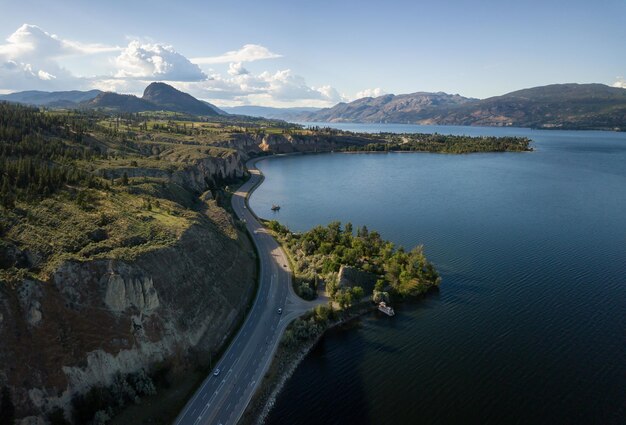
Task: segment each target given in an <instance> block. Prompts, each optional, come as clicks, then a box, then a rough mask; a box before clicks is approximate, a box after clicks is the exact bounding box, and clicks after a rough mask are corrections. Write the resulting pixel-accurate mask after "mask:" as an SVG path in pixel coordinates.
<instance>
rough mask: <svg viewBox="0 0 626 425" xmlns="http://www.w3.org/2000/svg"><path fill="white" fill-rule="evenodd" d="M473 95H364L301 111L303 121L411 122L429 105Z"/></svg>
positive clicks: (449, 103) (460, 100) (452, 102)
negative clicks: (312, 109) (302, 112)
mask: <svg viewBox="0 0 626 425" xmlns="http://www.w3.org/2000/svg"><path fill="white" fill-rule="evenodd" d="M475 101H476V99H470V98H467V97H463V96H459V95H458V94H447V93H443V92H438V93H428V92H417V93H411V94H401V95H397V96H396V95H393V94H386V95H383V96H379V97H364V98H361V99H357V100H355V101H353V102H350V103H344V102H341V103H338V104H337V105H335V106H333V107H332V108H324V109H320V110H319V111H316V112H313V113H308V114H303V115H302V116H301V117H300V118H301V119H303V120H304V121H324V122H398V123H407V122H415V121H416V120H419V119H421V118H422V117H423V116H428V111H431V110H433V109H437V108H442V107H450V106H456V105H462V104H465V103H468V102H475Z"/></svg>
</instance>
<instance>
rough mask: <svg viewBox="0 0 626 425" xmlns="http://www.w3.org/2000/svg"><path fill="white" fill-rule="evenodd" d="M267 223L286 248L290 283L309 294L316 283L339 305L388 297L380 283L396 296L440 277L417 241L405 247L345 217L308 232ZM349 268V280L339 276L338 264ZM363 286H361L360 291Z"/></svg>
mask: <svg viewBox="0 0 626 425" xmlns="http://www.w3.org/2000/svg"><path fill="white" fill-rule="evenodd" d="M267 226H268V228H269V229H270V230H272V231H273V232H274V234H275V235H276V236H277V238H278V239H279V240H280V241H281V242H282V244H283V246H285V248H286V249H287V250H288V253H289V256H290V257H291V259H292V261H293V263H294V268H295V270H294V273H295V278H296V279H295V282H296V284H295V289H296V291H297V292H298V294H299V295H301V296H302V297H304V298H307V299H311V298H312V297H314V295H315V294H316V293H317V290H318V289H319V285H320V284H321V283H323V284H325V288H326V292H327V293H328V295H329V296H330V297H331V298H332V299H333V300H334V301H335V302H336V303H337V304H339V306H340V307H341V308H347V307H349V306H351V305H353V304H354V303H358V302H359V301H361V300H362V299H363V297H364V296H365V295H369V294H372V295H375V296H376V297H378V298H380V299H381V300H383V299H384V298H385V297H388V294H386V293H385V289H387V288H389V290H390V291H391V292H392V293H393V294H395V295H399V296H402V297H407V296H417V295H420V294H422V293H424V292H426V291H427V290H428V289H429V288H431V287H433V286H437V285H439V283H440V281H441V278H440V277H439V274H438V273H437V270H436V269H435V267H434V266H433V265H432V263H430V262H429V261H428V260H427V259H426V256H425V255H424V251H423V248H422V247H421V246H418V247H415V248H413V249H412V250H411V251H409V252H406V251H405V250H404V249H403V248H402V247H399V248H397V247H396V246H395V245H394V244H393V243H392V242H389V241H385V240H383V239H382V238H381V236H380V234H379V233H378V232H375V231H369V230H368V229H367V227H366V226H363V227H361V228H358V229H356V234H354V231H353V227H352V224H351V223H347V224H346V225H345V226H344V227H343V228H342V226H341V223H339V222H333V223H330V224H329V225H328V226H325V227H323V226H317V227H315V228H313V229H311V230H309V231H308V232H305V233H302V234H297V233H292V232H290V231H289V229H287V228H286V227H285V226H283V225H281V224H280V223H278V222H277V221H269V222H268V223H267ZM342 266H343V267H344V268H345V267H347V268H350V269H351V270H354V272H353V274H355V276H356V277H355V278H354V280H357V282H354V281H352V282H350V281H351V280H353V279H350V278H345V276H344V278H345V280H347V281H348V282H347V283H346V282H342V281H340V279H339V276H338V274H339V271H340V269H341V267H342ZM366 291H367V292H366Z"/></svg>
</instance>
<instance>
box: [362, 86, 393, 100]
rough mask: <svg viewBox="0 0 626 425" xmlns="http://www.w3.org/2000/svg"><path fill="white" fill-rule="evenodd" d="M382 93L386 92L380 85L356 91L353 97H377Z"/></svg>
mask: <svg viewBox="0 0 626 425" xmlns="http://www.w3.org/2000/svg"><path fill="white" fill-rule="evenodd" d="M384 94H387V92H386V91H384V90H383V89H381V88H380V87H376V88H374V89H365V90H361V91H360V92H357V94H356V95H355V99H361V98H362V97H378V96H382V95H384Z"/></svg>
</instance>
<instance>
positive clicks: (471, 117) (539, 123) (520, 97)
mask: <svg viewBox="0 0 626 425" xmlns="http://www.w3.org/2000/svg"><path fill="white" fill-rule="evenodd" d="M430 121H431V122H432V123H436V124H453V125H486V126H509V125H510V126H516V127H531V128H568V129H603V130H611V129H621V130H626V90H624V89H621V88H616V87H609V86H606V85H603V84H554V85H549V86H542V87H534V88H530V89H524V90H518V91H515V92H511V93H508V94H505V95H503V96H496V97H491V98H488V99H484V100H481V101H479V102H476V103H472V104H468V105H463V106H460V107H458V108H450V109H448V110H443V111H438V112H437V113H435V114H433V115H432V117H431V118H430Z"/></svg>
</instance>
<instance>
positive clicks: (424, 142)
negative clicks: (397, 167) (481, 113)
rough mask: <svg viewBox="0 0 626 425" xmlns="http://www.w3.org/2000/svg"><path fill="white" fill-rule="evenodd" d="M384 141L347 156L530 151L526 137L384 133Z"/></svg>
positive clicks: (355, 149)
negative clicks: (376, 153) (363, 152)
mask: <svg viewBox="0 0 626 425" xmlns="http://www.w3.org/2000/svg"><path fill="white" fill-rule="evenodd" d="M380 137H381V138H382V139H383V140H382V141H379V142H374V143H370V144H367V145H364V146H350V147H348V148H346V149H345V150H346V151H348V152H356V151H366V152H440V153H456V154H459V153H475V152H524V151H530V150H532V148H530V139H528V138H526V137H490V136H481V137H471V136H451V135H444V134H437V133H435V134H419V133H418V134H391V133H381V134H380Z"/></svg>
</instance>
